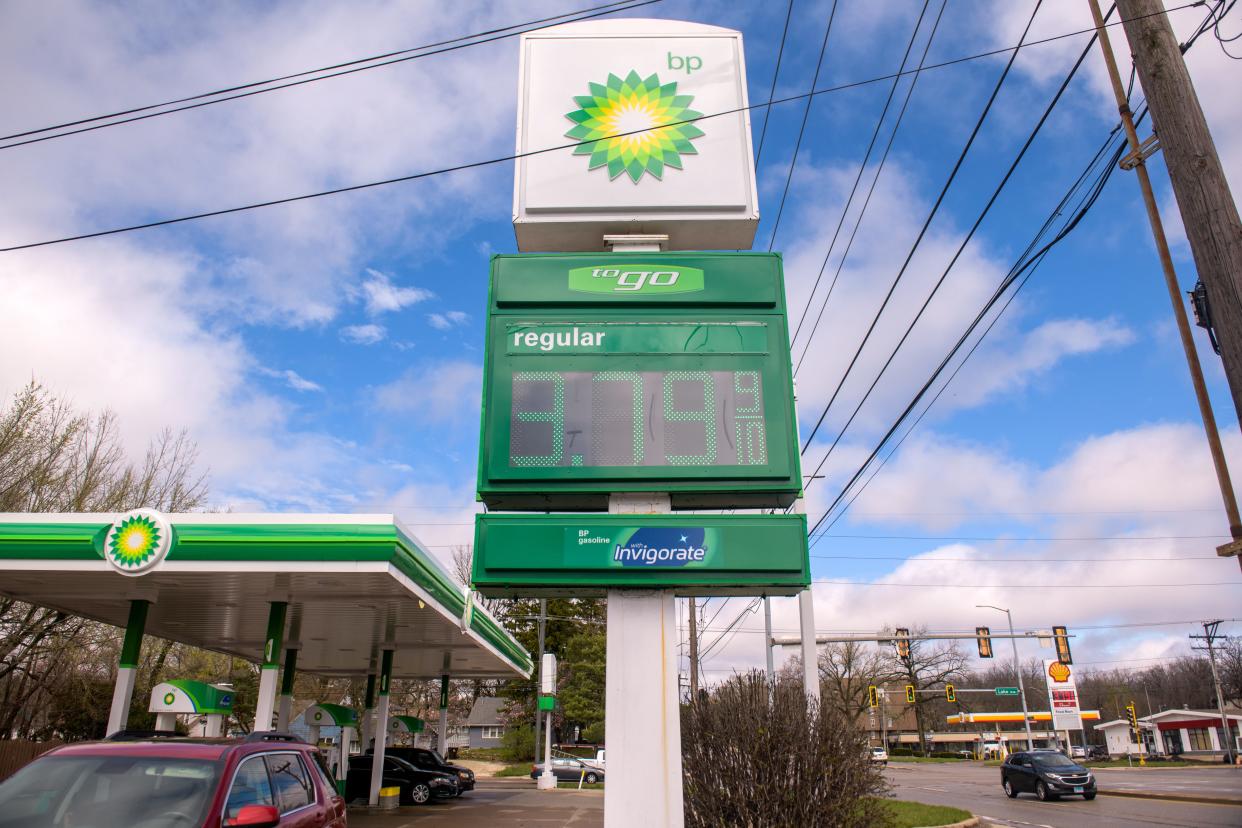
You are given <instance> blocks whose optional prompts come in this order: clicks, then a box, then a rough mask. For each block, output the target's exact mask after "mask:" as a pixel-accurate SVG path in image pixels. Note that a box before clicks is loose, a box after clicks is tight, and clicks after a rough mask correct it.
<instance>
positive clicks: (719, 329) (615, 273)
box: [479, 253, 800, 509]
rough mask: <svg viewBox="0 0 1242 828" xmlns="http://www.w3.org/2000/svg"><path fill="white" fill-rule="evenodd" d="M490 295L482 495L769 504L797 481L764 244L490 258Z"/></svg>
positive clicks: (580, 502)
mask: <svg viewBox="0 0 1242 828" xmlns="http://www.w3.org/2000/svg"><path fill="white" fill-rule="evenodd" d="M603 264H607V265H608V266H607V267H605V266H602V265H603ZM687 286H689V287H687ZM489 308H490V313H489V323H488V343H487V365H486V369H485V376H484V412H483V414H484V416H483V442H482V451H481V454H480V466H479V494H480V496H481V497H482V499H483V500H484V501H485V502H486V503H488V505H489V506H491V507H493V508H501V509H503V508H517V509H523V508H526V509H529V508H540V507H543V508H562V509H604V508H606V507H607V495H608V494H609V493H611V492H623V491H653V492H669V493H670V494H671V496H672V499H673V504H674V507H675V508H696V507H723V506H737V507H746V506H768V505H771V506H778V505H788V503H790V502H792V500H793V498H794V497H795V496H796V495H797V493H798V491H799V489H800V479H799V476H798V475H799V470H798V469H799V467H798V452H797V443H796V440H795V436H794V435H795V431H794V425H793V395H792V383H791V379H790V375H791V373H790V364H789V349H788V344H787V343H788V333H787V326H786V321H785V313H784V295H783V286H782V283H781V272H780V259H779V257H778V256H774V255H767V254H689V255H683V254H654V255H653V254H649V253H648V254H594V255H589V256H583V255H577V254H573V255H555V256H497V257H495V258H494V259H493V271H492V284H491V304H490V306H489Z"/></svg>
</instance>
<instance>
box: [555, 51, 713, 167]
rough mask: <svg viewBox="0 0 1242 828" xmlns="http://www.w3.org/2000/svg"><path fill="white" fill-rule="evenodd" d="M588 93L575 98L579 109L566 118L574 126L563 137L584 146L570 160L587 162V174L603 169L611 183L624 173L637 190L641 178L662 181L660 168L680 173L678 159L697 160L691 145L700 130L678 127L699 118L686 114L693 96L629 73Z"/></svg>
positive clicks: (672, 85) (696, 114)
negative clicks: (689, 157) (579, 158)
mask: <svg viewBox="0 0 1242 828" xmlns="http://www.w3.org/2000/svg"><path fill="white" fill-rule="evenodd" d="M588 88H589V89H590V92H591V94H589V95H576V96H574V103H576V104H578V109H575V110H574V111H573V112H567V113H566V114H565V117H566V118H568V119H569V120H571V121H573V122H574V126H573V128H572V129H570V130H569V132H566V133H565V135H566V136H567V137H569V138H573V139H575V140H577V141H583V142H584V143H583V144H581V145H580V146H578V147H575V148H574V155H589V156H590V157H591V158H590V161H589V163H588V165H587V169H589V170H594V169H598V168H600V167H605V166H606V167H607V168H608V179H609V180H610V181H611V180H613V179H616V178H617V177H619V176H620V175H621V174H622V173H625V174H626V175H628V176H629V177H630V180H631V181H633V182H634V183H635V184H637V183H638V182H639V180H640V179H642V177H643V175H644V174H646V175H650V176H651V177H652V178H655V179H656V180H657V181H658V180H662V179H663V178H664V169H665V167H672V168H673V169H676V170H680V169H681V168H682V167H681V157H682V156H683V155H697V154H698V150H696V149H695V148H694V144H693V143H692V142H693V141H694V139H695V138H699V137H701V136H702V135H703V130H701V129H699V128H698V127H697V126H695V125H694V124H691V123H682V122H683V121H689V120H693V119H695V118H701V117H702V116H703V113H701V112H695V111H694V110H692V109H690V103H691V102H692V101H693V100H694V96H693V95H678V94H677V83H676V82H673V83H666V84H663V85H661V84H660V79H659V77H658V76H656V75H654V74H653V75H651V76H650V77H647V78H640V77H639V76H638V73H637V72H635V71H633V70H630V73H629V74H628V75H626V76H625V78H624V79H622V78H619V77H617V76H616V75H613V74H611V73H610V74H609V75H608V82H607V83H606V84H603V85H600V84H598V83H591V84H588ZM668 124H675V126H667V125H668ZM661 127H662V128H661Z"/></svg>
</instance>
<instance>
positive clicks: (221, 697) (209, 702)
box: [148, 679, 233, 737]
mask: <svg viewBox="0 0 1242 828" xmlns="http://www.w3.org/2000/svg"><path fill="white" fill-rule="evenodd" d="M148 710H149V711H150V712H152V713H154V714H155V729H156V730H169V731H171V730H175V729H176V727H177V716H178V715H179V714H191V715H199V716H205V717H206V719H207V725H206V728H205V731H204V735H205V736H211V737H214V736H220V735H222V733H223V730H224V717H225V716H227V715H229V714H230V713H232V712H233V689H232V688H231V687H223V686H220V685H217V684H208V683H207V682H204V681H191V680H189V679H174V680H172V681H165V682H161V683H159V684H157V685H155V687H154V688H152V689H151V705H150V707H149V708H148Z"/></svg>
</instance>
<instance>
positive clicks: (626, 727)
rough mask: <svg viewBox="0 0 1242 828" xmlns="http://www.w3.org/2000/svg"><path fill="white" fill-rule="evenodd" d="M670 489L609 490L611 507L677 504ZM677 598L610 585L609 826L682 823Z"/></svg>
mask: <svg viewBox="0 0 1242 828" xmlns="http://www.w3.org/2000/svg"><path fill="white" fill-rule="evenodd" d="M670 506H671V504H670V503H669V497H668V495H649V494H634V495H618V494H614V495H612V496H611V497H610V498H609V503H608V511H609V512H610V513H612V514H618V513H633V514H644V513H647V514H649V513H652V512H663V513H667V512H669V511H670ZM678 637H679V636H678V629H677V601H676V600H675V598H674V594H673V591H672V590H638V589H610V590H608V644H607V652H608V657H607V662H606V669H607V673H606V679H605V684H606V692H605V699H604V701H605V704H604V730H605V733H606V738H607V740H608V785H607V791H606V793H605V795H604V825H605V826H606V828H631V826H634V825H643V826H647V828H682V825H684V823H685V814H684V812H683V807H684V806H683V804H682V803H683V800H682V781H681V716H680V704H679V699H678V691H679V688H678V682H677V643H678Z"/></svg>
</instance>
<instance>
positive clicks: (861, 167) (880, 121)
mask: <svg viewBox="0 0 1242 828" xmlns="http://www.w3.org/2000/svg"><path fill="white" fill-rule="evenodd" d="M948 2H949V0H941V3H940V13H939V14H938V15H937V16H936V22H935V24H934V25H933V26H932V30H931V34H930V35H929V36H928V38H927V44H926V46H925V47H924V48H923V56H922V59H921V60H919V68H920V69H921V68H922V66H923V64H924V63H925V62H926V60H927V53H928V52H929V51H931V44H932V40H934V39H935V37H936V29H937V28H938V27H939V26H940V19H941V17H942V16H943V15H944V10H945V6H947V5H948ZM930 5H931V0H923V9H922V11H920V12H919V19H918V20H916V21H915V23H914V29H913V31H911V32H910V41H909V43H907V44H906V51H905V53H904V54H903V55H902V56H901V65H900V66H898V67H897V70H898V71H899V72H901V71H904V70H905V68H906V62H907V61H908V60H909V59H910V52H911V51H913V49H914V42H915V40H916V39H917V38H918V34H919V29H921V28H922V27H923V18H924V17H926V16H927V8H928V6H930ZM918 78H919V76H918V74H917V73H916V74H915V75H914V78H913V79H912V80H911V81H910V87H909V89H908V90H907V92H906V99H905V102H904V103H903V104H902V107H901V111H900V112H899V113H898V115H897V120H896V122H895V123H894V124H893V131H892V135H890V136H889V140H888V146H887V147H886V148H885V150H884V157H883V158H881V159H880V164H879V167H878V168H877V169H876V173H875V177H874V178H873V179H872V180H871V189H870V191H869V192H868V193H867V199H866V202H865V203H864V204H863V207H862V210H861V211H859V214H858V221H857V222H856V223H855V224H854V229H855V231H857V229H858V224H859V223H861V222H862V217H863V215H864V214H865V213H866V212H867V206H868V205H869V204H870V203H871V194H872V193H874V192H875V184H876V182H877V181H879V179H880V173H881V172H882V171H883V169H884V162H885V161H887V160H888V151H889V150H890V149H892V147H893V141H894V139H896V137H897V131H898V130H899V129H900V128H901V121H902V118H903V117H904V116H905V114H906V106H907V105H908V104H909V103H910V96H911V94H912V93H913V92H914V86H915V84H916V83H918ZM900 83H901V78H900V77H898V78H895V79H894V80H893V85H892V86H890V87H889V89H888V97H887V98H885V100H884V107H883V108H882V109H881V110H880V117H879V118H877V119H876V122H875V129H874V130H872V132H871V141H870V142H869V143H868V144H867V151H866V152H865V153H863V159H862V161H860V162H859V163H858V174H857V175H856V176H854V184H853V185H852V186H851V187H850V194H849V196H847V197H846V199H845V206H844V207H842V208H841V216H840V218H839V219H838V220H837V227H836V229H835V230H833V231H832V240H831V241H829V243H828V250H827V251H825V253H824V261H823V263H821V264H820V266H819V273H818V274H816V276H815V283H814V284H813V285H812V286H811V292H810V294H808V295H807V297H806V304H805V305H803V306H802V314H801V315H800V316H799V317H798V324H797V325H796V326H795V328H794V333H793V336H792V337H791V338H790V340H789V342H790V344H791V345H792V344H793V343H795V342H797V341H798V334H800V333H801V332H802V323H803V322H805V321H806V314H807V311H809V310H810V309H811V302H812V301H813V300H814V299H815V293H816V291H818V290H819V283H820V280H821V279H823V277H824V270H826V269H827V267H828V260H829V259H830V258H831V257H832V251H833V250H834V249H836V246H837V238H838V237H839V236H840V234H841V227H842V226H843V225H844V224H845V217H846V216H847V215H848V214H849V211H850V205H852V204H853V203H854V195H855V194H856V193H857V192H858V184H859V182H861V181H862V176H863V172H864V171H865V170H866V169H867V162H868V161H870V160H871V152H872V150H874V149H875V142H876V139H877V138H879V137H880V129H881V127H883V126H884V119H885V118H886V117H887V116H888V108H889V107H890V106H891V105H892V103H893V96H894V95H895V94H896V93H897V86H898V84H900ZM853 239H854V237H853V236H852V235H851V236H850V241H851V242H852V241H853ZM847 254H848V249H847ZM842 261H844V257H842ZM840 272H841V271H840V268H838V269H837V273H840ZM835 285H836V279H833V284H832V286H829V288H828V296H831V295H832V287H834V286H835ZM827 301H828V300H827V298H826V297H825V299H824V303H825V304H827ZM820 316H821V317H822V316H823V310H822V309H821V310H820ZM818 321H819V320H818V319H817V320H816V322H817V323H818ZM811 335H812V336H814V331H812V333H811ZM803 354H804V355H805V354H806V349H805V348H804V349H803ZM800 367H802V360H801V359H799V360H798V365H797V367H795V368H794V376H797V375H798V370H797V369H798V368H800Z"/></svg>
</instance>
